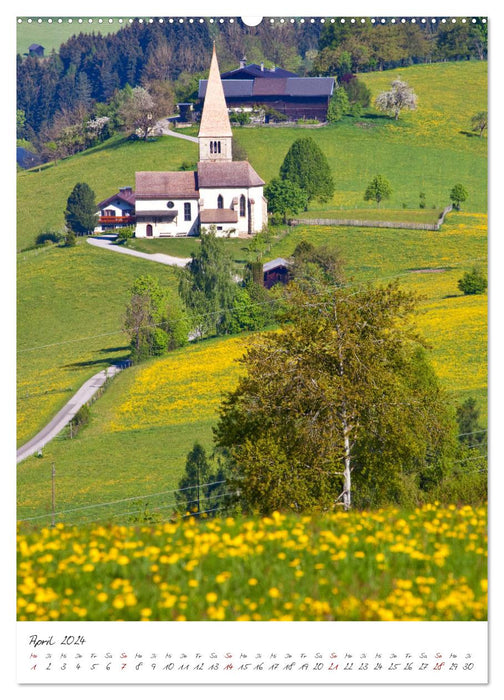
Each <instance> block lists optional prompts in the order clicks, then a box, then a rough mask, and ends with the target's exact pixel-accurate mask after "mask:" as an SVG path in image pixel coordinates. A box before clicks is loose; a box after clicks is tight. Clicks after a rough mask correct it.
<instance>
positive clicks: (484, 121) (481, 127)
mask: <svg viewBox="0 0 504 700" xmlns="http://www.w3.org/2000/svg"><path fill="white" fill-rule="evenodd" d="M487 127H488V112H478V113H477V114H475V115H474V116H473V117H471V129H472V130H473V131H478V132H479V135H480V137H481V136H483V132H484V131H485V130H486V129H487Z"/></svg>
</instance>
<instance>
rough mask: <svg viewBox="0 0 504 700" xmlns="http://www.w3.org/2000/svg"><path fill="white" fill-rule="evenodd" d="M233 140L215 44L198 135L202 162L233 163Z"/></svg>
mask: <svg viewBox="0 0 504 700" xmlns="http://www.w3.org/2000/svg"><path fill="white" fill-rule="evenodd" d="M232 138H233V132H232V131H231V124H230V122H229V115H228V110H227V105H226V98H225V97H224V88H223V87H222V81H221V77H220V72H219V64H218V62H217V54H216V53H215V43H214V47H213V53H212V60H211V63H210V73H209V75H208V81H207V88H206V93H205V101H204V103H203V111H202V114H201V123H200V129H199V133H198V141H199V160H200V162H204V161H231V160H232V159H233V157H232Z"/></svg>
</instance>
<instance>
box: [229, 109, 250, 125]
mask: <svg viewBox="0 0 504 700" xmlns="http://www.w3.org/2000/svg"><path fill="white" fill-rule="evenodd" d="M229 121H230V122H231V123H232V124H239V125H240V126H243V125H244V124H250V114H249V113H248V112H234V113H233V114H231V115H230V117H229Z"/></svg>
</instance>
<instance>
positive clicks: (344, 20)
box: [17, 17, 487, 26]
mask: <svg viewBox="0 0 504 700" xmlns="http://www.w3.org/2000/svg"><path fill="white" fill-rule="evenodd" d="M235 21H236V18H234V17H225V18H224V17H220V18H214V17H169V18H163V17H159V18H149V19H143V18H141V17H140V18H137V19H133V18H129V19H124V18H122V17H109V18H108V19H104V18H102V17H99V18H95V17H85V18H82V17H79V18H73V17H65V18H62V17H59V18H52V17H44V18H41V17H39V18H37V19H36V18H33V17H27V18H23V17H18V19H17V22H18V24H21V23H23V22H27V23H28V24H44V23H47V24H64V23H68V24H114V23H115V22H117V23H118V24H133V23H134V22H138V23H139V24H154V23H155V22H157V23H159V24H163V23H168V24H184V23H188V24H194V23H200V24H203V23H204V22H209V23H210V24H224V23H226V22H228V23H229V24H233V23H234V22H235ZM266 21H267V22H269V23H270V24H295V23H299V24H316V23H320V24H335V23H340V24H352V25H357V26H358V25H359V24H366V23H370V24H398V23H400V24H406V23H410V24H456V23H462V24H467V23H469V24H476V23H477V22H478V21H480V22H481V23H482V24H486V21H487V20H486V18H484V17H483V18H475V17H471V18H468V17H448V18H446V17H444V18H441V19H438V18H436V17H421V18H418V17H408V18H405V17H402V18H395V17H380V18H377V17H359V18H355V17H351V18H348V17H341V18H335V17H330V18H328V17H317V18H315V17H311V18H305V17H300V18H294V17H288V18H285V17H271V18H268V19H266ZM245 24H247V22H245Z"/></svg>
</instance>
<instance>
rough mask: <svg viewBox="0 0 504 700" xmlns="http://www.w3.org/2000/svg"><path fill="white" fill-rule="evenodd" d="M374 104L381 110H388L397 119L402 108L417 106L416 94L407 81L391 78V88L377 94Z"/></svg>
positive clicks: (414, 107)
mask: <svg viewBox="0 0 504 700" xmlns="http://www.w3.org/2000/svg"><path fill="white" fill-rule="evenodd" d="M375 106H376V108H377V109H379V110H380V111H381V112H388V113H389V114H392V115H393V116H394V118H395V119H399V114H400V113H401V111H402V110H403V109H416V108H417V96H416V95H415V92H414V91H413V88H411V87H410V86H409V85H408V83H406V82H404V81H403V80H393V81H392V83H391V89H390V90H386V91H385V92H381V93H380V94H379V95H378V97H377V98H376V100H375Z"/></svg>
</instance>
